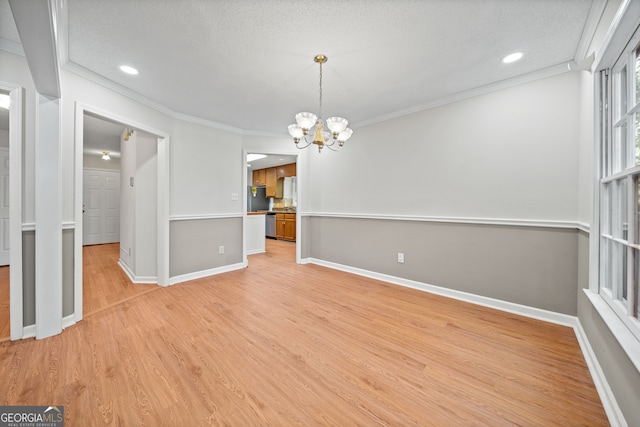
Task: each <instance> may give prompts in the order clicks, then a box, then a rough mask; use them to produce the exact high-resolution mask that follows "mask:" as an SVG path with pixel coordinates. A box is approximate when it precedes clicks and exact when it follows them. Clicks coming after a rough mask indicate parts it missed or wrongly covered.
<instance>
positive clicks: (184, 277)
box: [169, 262, 244, 285]
mask: <svg viewBox="0 0 640 427" xmlns="http://www.w3.org/2000/svg"><path fill="white" fill-rule="evenodd" d="M242 268H244V264H243V263H241V262H240V263H237V264H230V265H225V266H223V267H217V268H211V269H208V270H202V271H196V272H194V273H188V274H181V275H179V276H174V277H171V278H169V284H170V285H175V284H176V283H182V282H187V281H189V280H195V279H201V278H203V277H209V276H214V275H216V274H221V273H227V272H229V271H234V270H240V269H242Z"/></svg>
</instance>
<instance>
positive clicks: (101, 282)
mask: <svg viewBox="0 0 640 427" xmlns="http://www.w3.org/2000/svg"><path fill="white" fill-rule="evenodd" d="M119 257H120V244H119V243H109V244H105V245H90V246H83V247H82V283H83V287H82V313H83V316H85V317H86V316H89V315H91V314H94V313H96V312H98V311H101V310H104V309H105V308H109V307H112V306H114V305H117V304H121V303H122V302H124V301H127V300H128V299H131V298H134V297H136V296H138V295H141V294H144V293H146V292H149V291H152V290H154V289H157V288H158V286H157V285H141V284H133V283H131V280H129V277H128V276H127V275H126V273H125V272H124V271H123V270H122V269H121V268H120V266H119V265H118V259H119Z"/></svg>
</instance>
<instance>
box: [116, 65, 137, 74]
mask: <svg viewBox="0 0 640 427" xmlns="http://www.w3.org/2000/svg"><path fill="white" fill-rule="evenodd" d="M120 71H122V72H123V73H127V74H131V75H133V76H137V75H138V70H136V69H135V68H133V67H130V66H128V65H121V66H120Z"/></svg>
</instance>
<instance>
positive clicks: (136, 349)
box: [0, 240, 608, 426]
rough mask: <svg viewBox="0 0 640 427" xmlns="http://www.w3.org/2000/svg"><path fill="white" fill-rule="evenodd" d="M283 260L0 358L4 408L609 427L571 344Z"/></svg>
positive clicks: (146, 421) (442, 301) (259, 421)
mask: <svg viewBox="0 0 640 427" xmlns="http://www.w3.org/2000/svg"><path fill="white" fill-rule="evenodd" d="M294 248H295V246H294V244H291V243H286V242H277V241H271V240H268V241H267V253H265V254H258V255H252V256H250V257H249V264H250V265H249V268H247V269H243V270H240V271H234V272H230V273H225V274H220V275H217V276H213V277H209V278H204V279H199V280H194V281H192V282H187V283H183V284H178V285H174V286H171V287H168V288H156V289H154V290H151V291H148V292H146V293H144V294H142V295H139V296H137V297H134V298H130V299H128V300H127V301H125V302H123V303H121V304H117V305H113V306H111V307H110V308H106V309H104V310H101V311H97V312H96V313H95V314H92V315H90V316H87V317H86V319H85V320H84V321H83V322H81V323H79V324H77V325H75V326H72V327H70V328H68V329H67V330H65V331H64V332H63V333H62V334H61V335H58V336H55V337H52V338H49V339H46V340H42V341H36V340H24V341H19V342H5V343H2V344H0V378H2V381H0V404H2V405H50V404H51V405H54V404H55V405H64V407H65V419H66V420H65V421H66V424H65V425H67V426H97V425H123V426H143V425H147V426H165V425H166V426H187V425H198V426H199V425H232V426H252V425H260V426H261V425H274V426H288V425H304V426H311V425H336V426H346V425H363V426H365V425H366V426H370V425H394V426H400V425H402V426H406V425H433V426H465V425H483V426H485V425H486V426H498V425H500V426H503V425H521V426H532V425H536V426H553V425H556V426H601V425H608V423H607V419H606V417H605V414H604V411H603V409H602V405H601V403H600V401H599V399H598V395H597V393H596V390H595V388H594V385H593V382H592V380H591V377H590V375H589V372H588V369H587V366H586V364H585V360H584V358H583V357H582V355H581V353H580V349H579V346H578V343H577V340H576V338H575V335H574V333H573V331H572V329H570V328H567V327H562V326H557V325H552V324H548V323H545V322H541V321H537V320H532V319H527V318H523V317H519V316H516V315H513V314H509V313H503V312H499V311H495V310H491V309H487V308H483V307H479V306H474V305H471V304H467V303H463V302H459V301H455V300H450V299H447V298H443V297H439V296H435V295H430V294H427V293H423V292H420V291H416V290H412V289H407V288H402V287H398V286H393V285H389V284H385V283H382V282H378V281H375V280H371V279H367V278H363V277H359V276H354V275H350V274H347V273H343V272H339V271H334V270H330V269H326V268H323V267H320V266H316V265H296V264H295V252H294V251H295V249H294ZM87 280H90V279H89V278H87Z"/></svg>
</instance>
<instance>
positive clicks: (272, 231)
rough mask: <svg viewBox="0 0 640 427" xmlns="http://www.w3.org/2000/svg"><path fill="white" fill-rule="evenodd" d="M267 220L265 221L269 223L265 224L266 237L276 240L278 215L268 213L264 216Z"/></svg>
mask: <svg viewBox="0 0 640 427" xmlns="http://www.w3.org/2000/svg"><path fill="white" fill-rule="evenodd" d="M264 217H265V218H266V219H265V221H267V223H266V224H265V225H266V227H265V229H266V232H265V234H266V236H267V237H268V238H270V239H275V238H276V213H275V212H267V214H266V215H265V216H264Z"/></svg>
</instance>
